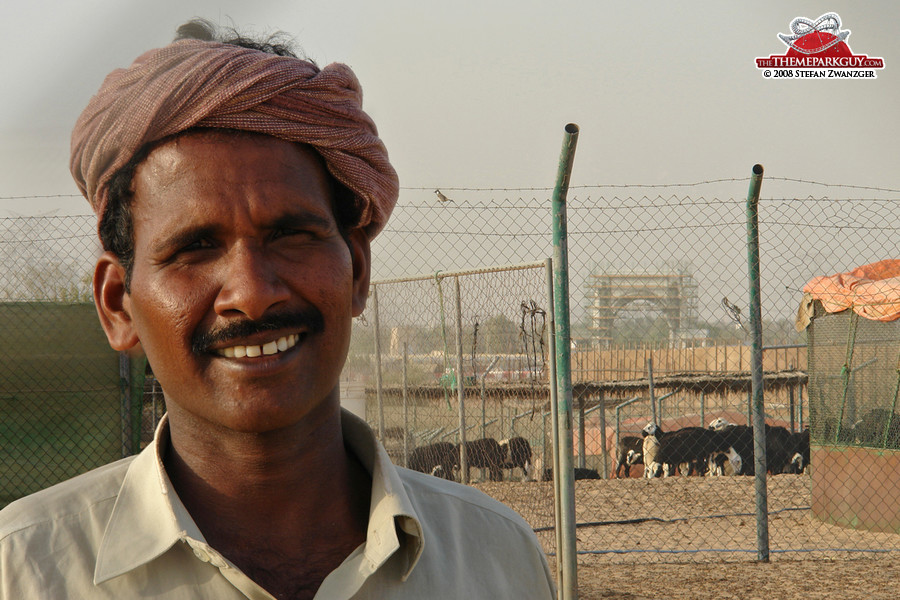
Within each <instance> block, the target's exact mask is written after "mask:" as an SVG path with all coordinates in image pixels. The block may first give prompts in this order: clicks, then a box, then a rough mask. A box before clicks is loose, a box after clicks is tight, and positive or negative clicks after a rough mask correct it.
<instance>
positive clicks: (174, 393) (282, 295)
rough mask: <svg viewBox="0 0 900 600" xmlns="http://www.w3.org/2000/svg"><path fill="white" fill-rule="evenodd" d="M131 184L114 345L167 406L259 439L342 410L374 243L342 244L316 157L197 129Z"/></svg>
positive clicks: (360, 238)
mask: <svg viewBox="0 0 900 600" xmlns="http://www.w3.org/2000/svg"><path fill="white" fill-rule="evenodd" d="M133 190H134V197H133V201H132V210H133V215H134V241H135V260H134V269H133V272H132V280H131V289H130V292H129V293H125V292H124V291H122V292H120V295H121V298H122V300H121V313H122V316H121V319H120V320H121V324H120V325H119V327H120V330H119V331H118V334H119V335H118V337H116V336H115V335H111V336H110V340H111V341H113V340H114V338H115V339H116V340H117V341H118V345H119V346H127V345H129V344H131V343H135V342H137V341H139V342H140V344H141V345H142V347H143V349H144V352H145V353H146V354H147V357H148V359H149V361H150V364H151V365H152V366H153V372H154V374H155V375H156V377H157V378H158V379H159V381H160V382H161V384H162V386H163V389H164V390H165V392H166V398H167V401H168V402H169V403H170V404H173V403H174V405H175V407H172V408H175V409H177V410H178V411H180V412H182V413H184V414H189V415H191V416H192V418H194V419H199V420H201V421H204V422H208V423H210V424H213V425H217V426H222V427H226V428H228V429H232V430H235V431H246V432H263V431H270V430H274V429H279V428H282V427H286V426H289V425H291V424H294V423H297V422H299V420H300V419H302V418H303V416H305V415H306V414H308V413H309V412H310V411H311V410H312V409H313V408H315V407H316V406H318V405H320V404H321V403H322V402H323V401H325V400H329V401H331V402H334V403H336V402H337V393H336V385H337V381H338V377H339V375H340V371H341V368H342V366H343V363H344V359H345V357H346V353H347V348H348V344H349V339H350V325H351V319H352V317H354V316H358V315H359V314H360V313H361V312H362V309H363V308H364V306H365V298H366V294H367V289H368V270H369V265H368V239H367V238H366V236H365V234H364V233H363V232H362V231H361V230H355V231H352V232H350V234H349V243H348V241H346V240H345V239H344V237H342V236H341V232H340V230H339V229H338V225H337V223H336V222H335V219H334V215H333V212H332V208H331V194H332V192H331V186H330V179H329V176H328V174H327V172H326V170H325V167H324V165H323V164H322V160H321V158H320V157H319V156H318V154H316V153H315V152H314V151H313V150H311V149H309V148H306V147H302V146H298V145H296V144H292V143H290V142H286V141H282V140H278V139H276V138H272V137H269V136H263V135H234V134H228V133H223V132H205V133H191V134H187V135H183V136H180V137H177V138H175V139H173V140H170V141H168V142H166V143H163V144H162V145H160V146H158V147H157V148H155V149H154V150H153V151H152V152H151V153H150V154H149V155H148V156H147V158H146V160H144V161H143V162H142V163H141V164H140V165H139V166H138V168H137V170H136V172H135V176H134V183H133ZM103 260H104V259H101V262H102V261H103ZM106 260H111V259H109V258H107V259H106ZM100 272H101V271H100V270H99V269H98V274H99V273H100ZM104 272H107V271H104ZM100 279H101V280H102V278H100ZM98 285H100V286H101V287H102V285H103V284H102V281H101V282H100V283H99V284H98ZM110 289H112V290H116V289H118V288H117V287H116V286H111V287H110ZM99 293H100V296H98V298H104V296H103V292H102V291H101V292H99ZM113 304H114V302H113ZM101 318H102V315H101ZM121 328H124V331H123V330H121ZM109 331H110V328H109V327H107V332H108V333H109ZM123 336H124V337H123ZM129 336H130V337H129ZM121 340H126V341H125V342H122V341H121ZM113 345H114V346H116V345H117V343H113ZM118 349H123V348H121V347H120V348H118Z"/></svg>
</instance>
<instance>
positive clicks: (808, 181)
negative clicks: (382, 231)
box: [400, 176, 900, 193]
mask: <svg viewBox="0 0 900 600" xmlns="http://www.w3.org/2000/svg"><path fill="white" fill-rule="evenodd" d="M748 180H749V178H748V177H722V178H718V179H707V180H703V181H693V182H686V183H594V184H580V185H570V186H569V189H570V190H571V189H614V188H668V187H698V186H701V185H711V184H714V183H744V182H747V181H748ZM764 180H765V181H785V182H789V183H802V184H807V185H818V186H822V187H832V188H849V189H859V190H870V191H877V192H892V193H900V189H895V188H883V187H877V186H868V185H858V184H851V183H826V182H824V181H815V180H811V179H798V178H794V177H775V176H766V177H765V178H764ZM400 189H401V190H411V191H416V190H419V191H432V190H435V189H439V190H446V191H452V192H537V191H552V190H553V189H554V188H553V187H461V186H460V187H457V186H401V187H400Z"/></svg>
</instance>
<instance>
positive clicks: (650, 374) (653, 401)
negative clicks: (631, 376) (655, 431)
mask: <svg viewBox="0 0 900 600" xmlns="http://www.w3.org/2000/svg"><path fill="white" fill-rule="evenodd" d="M647 386H648V388H649V393H650V414H652V415H653V423H654V424H656V425H659V418H658V415H657V412H656V395H655V393H654V391H653V357H652V356H650V357H648V358H647Z"/></svg>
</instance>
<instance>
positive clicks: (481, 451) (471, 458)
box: [456, 438, 506, 481]
mask: <svg viewBox="0 0 900 600" xmlns="http://www.w3.org/2000/svg"><path fill="white" fill-rule="evenodd" d="M466 462H467V463H468V465H469V467H477V468H479V469H487V470H488V472H489V476H490V479H491V481H503V465H504V464H505V463H506V452H504V450H503V449H502V448H501V447H500V443H499V442H498V441H497V440H495V439H494V438H481V439H480V440H473V441H471V442H466ZM459 465H460V460H459V450H458V449H457V451H456V466H457V467H459Z"/></svg>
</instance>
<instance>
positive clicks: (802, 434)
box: [788, 428, 809, 473]
mask: <svg viewBox="0 0 900 600" xmlns="http://www.w3.org/2000/svg"><path fill="white" fill-rule="evenodd" d="M791 436H792V437H793V439H794V455H793V456H792V457H791V464H790V465H789V466H788V472H790V473H803V472H804V471H805V470H806V467H808V466H809V428H806V429H804V430H803V431H798V432H796V433H792V434H791Z"/></svg>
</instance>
